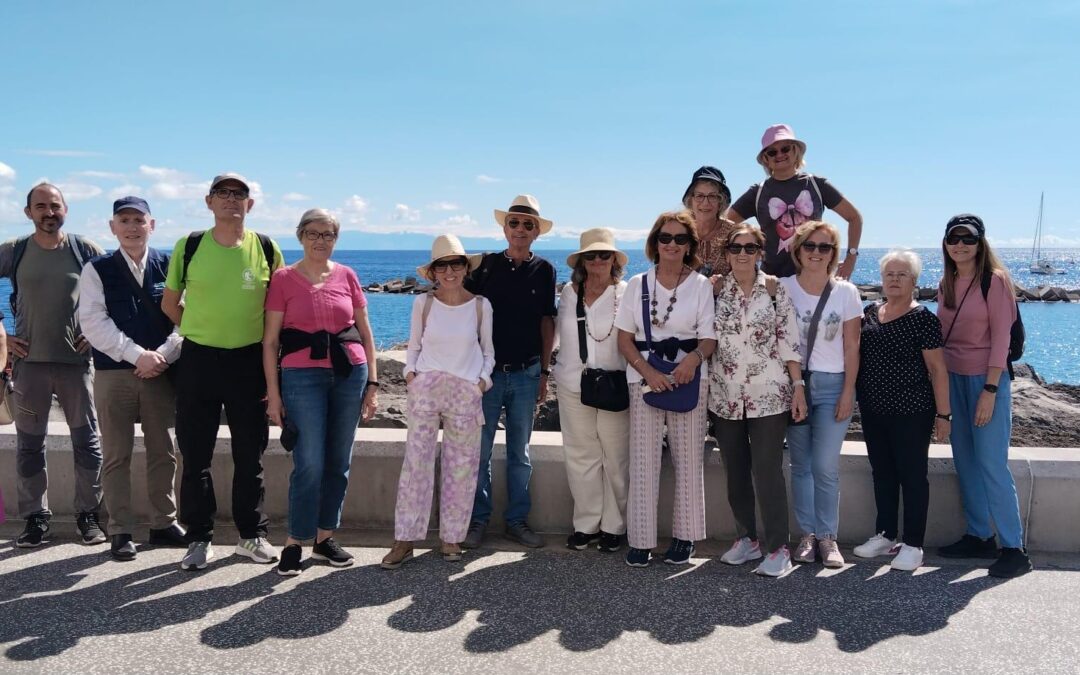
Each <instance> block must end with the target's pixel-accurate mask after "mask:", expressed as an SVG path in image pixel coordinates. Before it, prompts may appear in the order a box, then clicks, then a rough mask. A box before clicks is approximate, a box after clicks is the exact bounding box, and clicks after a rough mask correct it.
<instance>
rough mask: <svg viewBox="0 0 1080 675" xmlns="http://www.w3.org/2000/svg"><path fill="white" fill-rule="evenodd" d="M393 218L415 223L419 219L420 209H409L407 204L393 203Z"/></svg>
mask: <svg viewBox="0 0 1080 675" xmlns="http://www.w3.org/2000/svg"><path fill="white" fill-rule="evenodd" d="M394 220H397V221H405V222H408V223H415V222H417V221H418V220H420V211H419V210H417V209H410V208H409V205H408V204H395V205H394Z"/></svg>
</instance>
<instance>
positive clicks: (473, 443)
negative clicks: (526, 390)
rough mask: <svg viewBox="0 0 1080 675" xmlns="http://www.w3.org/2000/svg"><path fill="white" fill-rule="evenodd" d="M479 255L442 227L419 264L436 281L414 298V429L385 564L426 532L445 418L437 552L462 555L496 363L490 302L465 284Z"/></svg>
mask: <svg viewBox="0 0 1080 675" xmlns="http://www.w3.org/2000/svg"><path fill="white" fill-rule="evenodd" d="M479 263H480V256H478V255H473V256H470V255H466V253H465V248H464V247H463V246H462V245H461V241H460V240H459V239H458V238H457V237H455V236H454V235H452V234H444V235H441V236H439V237H438V238H436V239H435V242H434V244H433V245H432V247H431V262H429V263H428V264H427V265H422V266H420V267H418V268H417V272H418V273H419V274H420V275H421V276H423V277H425V278H427V279H428V280H430V281H433V282H435V284H436V286H435V290H433V291H431V292H430V293H427V294H425V295H419V296H417V297H416V301H415V302H414V303H413V311H412V324H411V326H410V329H409V349H408V352H407V356H406V359H405V369H404V371H403V374H404V375H405V381H406V382H407V383H408V418H409V433H408V440H407V444H406V447H405V460H404V461H403V462H402V465H401V477H400V479H399V481H398V492H397V507H396V509H395V512H394V547H393V548H392V549H390V552H389V553H387V554H386V557H384V558H383V560H382V566H383V567H384V568H386V569H394V568H396V567H399V566H400V565H401V564H402V563H403V562H405V561H406V560H409V559H410V558H412V555H413V542H414V541H419V540H423V539H425V538H426V537H427V529H428V519H429V516H430V515H431V497H432V492H433V490H434V485H435V459H436V458H437V457H439V451H438V445H437V440H438V434H439V422H440V421H441V422H442V427H443V439H442V457H441V460H440V472H441V474H442V475H441V479H442V480H441V483H440V486H439V539H440V547H439V552H440V553H441V554H442V556H443V558H444V559H446V560H448V561H457V560H461V542H462V541H464V539H465V533H466V530H467V529H468V527H469V518H470V516H471V515H472V504H473V496H474V494H475V492H476V474H477V471H478V469H479V467H480V430H481V428H482V427H483V425H484V413H483V408H482V406H481V399H482V397H483V394H484V391H486V390H487V389H488V388H490V387H491V375H490V373H491V370H492V368H494V367H495V348H494V347H493V346H492V343H491V303H489V302H488V301H487V299H486V298H483V297H480V296H476V295H473V294H472V293H469V292H468V291H466V290H465V287H464V286H463V285H462V282H463V281H464V279H465V277H466V275H468V273H469V272H470V271H471V270H472V269H473V268H474V267H476V265H478V264H479Z"/></svg>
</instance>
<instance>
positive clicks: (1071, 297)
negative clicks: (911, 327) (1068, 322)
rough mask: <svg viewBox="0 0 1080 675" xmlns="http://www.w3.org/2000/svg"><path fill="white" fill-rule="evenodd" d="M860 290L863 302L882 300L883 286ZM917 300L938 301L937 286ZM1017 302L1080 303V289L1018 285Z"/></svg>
mask: <svg viewBox="0 0 1080 675" xmlns="http://www.w3.org/2000/svg"><path fill="white" fill-rule="evenodd" d="M855 287H856V288H858V289H859V295H861V296H862V299H863V301H870V302H872V301H875V300H881V299H882V297H883V296H882V295H881V284H855ZM915 294H916V299H917V300H919V301H920V302H932V301H935V300H937V294H938V289H937V286H933V287H931V288H919V289H917V290H916V291H915ZM1016 301H1017V302H1080V289H1076V288H1073V289H1067V288H1062V287H1061V286H1052V285H1049V284H1047V285H1042V286H1036V287H1035V290H1030V289H1028V288H1025V287H1023V286H1020V285H1016Z"/></svg>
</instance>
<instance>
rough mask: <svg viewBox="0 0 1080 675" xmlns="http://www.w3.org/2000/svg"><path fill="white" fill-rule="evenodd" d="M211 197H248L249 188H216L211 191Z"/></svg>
mask: <svg viewBox="0 0 1080 675" xmlns="http://www.w3.org/2000/svg"><path fill="white" fill-rule="evenodd" d="M210 196H211V197H219V198H221V199H228V198H229V197H235V198H236V199H247V198H248V191H247V190H243V189H240V190H234V189H232V188H214V189H213V190H211V191H210Z"/></svg>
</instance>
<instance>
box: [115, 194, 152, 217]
mask: <svg viewBox="0 0 1080 675" xmlns="http://www.w3.org/2000/svg"><path fill="white" fill-rule="evenodd" d="M123 209H135V210H136V211H141V212H142V213H145V214H146V215H150V205H149V204H147V203H146V200H145V199H143V198H142V197H132V196H127V197H121V198H120V199H117V200H116V201H115V202H113V204H112V212H113V215H114V216H115V215H116V214H118V213H120V211H122V210H123Z"/></svg>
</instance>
